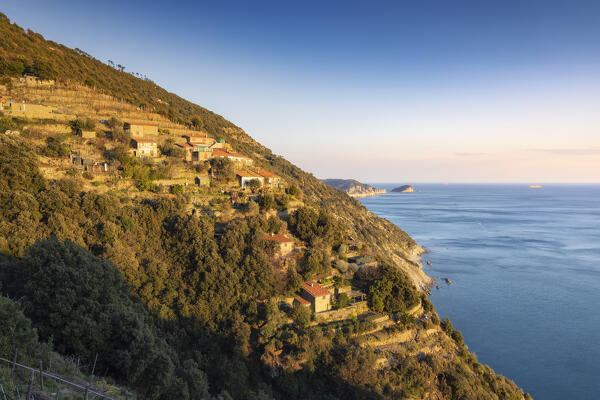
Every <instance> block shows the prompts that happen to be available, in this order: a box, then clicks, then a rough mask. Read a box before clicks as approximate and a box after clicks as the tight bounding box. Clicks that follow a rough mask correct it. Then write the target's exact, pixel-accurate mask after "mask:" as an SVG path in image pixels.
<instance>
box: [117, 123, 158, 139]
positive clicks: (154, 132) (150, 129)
mask: <svg viewBox="0 0 600 400" xmlns="http://www.w3.org/2000/svg"><path fill="white" fill-rule="evenodd" d="M123 129H124V130H125V131H127V132H129V134H130V135H131V136H133V137H138V138H144V137H155V136H158V124H156V123H154V122H131V121H125V123H124V124H123Z"/></svg>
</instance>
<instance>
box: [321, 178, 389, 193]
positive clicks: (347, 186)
mask: <svg viewBox="0 0 600 400" xmlns="http://www.w3.org/2000/svg"><path fill="white" fill-rule="evenodd" d="M323 183H325V184H327V185H329V186H333V187H334V188H336V189H339V190H342V191H344V192H346V193H347V194H348V195H349V196H351V197H370V196H375V195H378V194H384V193H385V189H377V188H374V187H373V186H371V185H367V184H366V183H361V182H359V181H357V180H355V179H323Z"/></svg>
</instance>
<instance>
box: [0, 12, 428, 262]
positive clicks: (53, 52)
mask: <svg viewBox="0 0 600 400" xmlns="http://www.w3.org/2000/svg"><path fill="white" fill-rule="evenodd" d="M23 72H29V73H33V74H37V75H38V76H40V77H41V78H46V79H48V78H50V79H57V80H59V81H66V82H75V83H79V84H83V83H85V82H86V80H88V86H93V87H94V88H96V89H97V90H101V91H103V92H105V93H107V94H110V95H112V96H115V97H117V98H120V99H123V100H125V101H128V102H130V103H132V104H134V105H136V106H140V105H141V106H142V107H143V108H145V109H148V110H150V111H155V112H158V113H161V114H163V115H165V116H167V117H168V118H170V119H171V120H173V121H174V122H179V123H183V124H185V125H188V126H193V127H194V128H201V129H204V130H206V131H207V132H208V133H210V134H212V135H214V136H215V137H223V138H225V139H226V140H227V142H229V143H231V144H232V145H233V146H234V148H235V149H236V150H238V151H240V152H241V153H243V154H246V155H248V156H250V157H252V158H254V159H255V160H256V161H257V163H258V164H259V165H260V166H262V167H265V168H266V169H268V170H270V171H273V172H275V173H277V174H279V175H281V176H282V177H284V178H285V179H286V181H287V182H288V183H289V184H291V185H295V186H296V187H300V188H302V191H303V192H304V193H305V194H306V195H307V196H306V197H307V200H309V201H310V202H311V203H313V204H315V205H318V206H319V207H322V208H325V209H328V210H335V213H334V214H335V217H336V218H339V219H341V220H343V221H344V222H345V227H346V229H347V230H348V232H349V233H350V235H351V236H353V237H354V238H355V239H359V240H362V241H365V242H367V243H369V244H370V245H371V246H372V247H373V248H374V249H376V251H377V252H378V253H379V254H380V256H382V257H386V258H389V259H390V261H391V262H393V263H394V264H396V265H399V266H401V267H403V268H407V269H414V268H417V266H416V264H414V262H413V261H412V259H413V257H412V254H413V253H414V252H415V251H417V250H418V248H417V246H416V243H415V242H414V241H413V240H412V239H411V238H410V237H409V236H408V235H407V234H406V233H405V232H403V231H402V230H401V229H400V228H398V227H397V226H395V225H393V224H391V223H389V222H388V221H386V220H383V219H380V218H377V217H375V216H374V215H373V214H371V213H369V212H368V211H367V210H366V209H365V208H364V207H363V206H362V205H361V204H360V203H359V202H358V201H356V200H354V199H352V198H350V197H348V196H346V195H344V194H342V193H340V192H339V191H337V190H335V189H333V188H331V187H330V186H328V185H325V184H323V183H322V182H321V181H319V180H318V179H317V178H315V177H314V176H312V175H311V174H308V173H306V172H304V171H302V170H301V169H299V168H298V167H296V166H294V165H293V164H291V163H290V162H288V161H287V160H285V159H284V158H282V157H280V156H276V155H274V154H273V153H272V152H271V151H270V150H269V149H267V148H266V147H264V146H262V145H260V144H259V143H257V142H256V141H254V140H253V139H252V138H251V137H249V136H248V135H246V134H245V133H244V132H243V131H242V130H241V129H240V128H239V127H237V126H235V125H234V124H232V123H231V122H229V121H227V120H225V119H224V118H223V117H221V116H219V115H217V114H215V113H213V112H211V111H208V110H206V109H204V108H202V107H200V106H198V105H196V104H193V103H190V102H188V101H186V100H184V99H182V98H180V97H179V96H177V95H175V94H173V93H169V92H167V91H166V90H164V89H162V88H160V87H159V86H157V85H156V84H154V83H153V82H151V81H149V80H147V79H141V78H138V77H136V76H135V75H132V74H130V73H127V72H124V71H122V70H121V68H115V67H114V66H111V65H107V64H105V63H103V62H101V61H99V60H97V59H94V58H93V57H92V56H90V55H89V54H87V53H85V52H84V51H82V50H78V49H75V50H73V49H70V48H68V47H66V46H63V45H61V44H58V43H55V42H52V41H47V40H45V39H44V38H43V37H42V35H40V34H39V33H35V32H32V31H29V30H27V31H25V30H23V29H22V28H21V27H19V26H17V25H15V24H11V23H10V21H9V19H8V18H7V17H6V16H4V15H3V14H1V13H0V78H1V77H2V76H4V77H5V78H8V77H16V76H20V75H21V74H22V73H23ZM92 83H93V84H92ZM156 99H160V100H161V101H160V102H159V101H157V100H156ZM76 128H79V127H76ZM229 173H230V172H228V170H227V169H225V170H224V173H223V174H221V175H220V176H224V177H226V176H227V174H229Z"/></svg>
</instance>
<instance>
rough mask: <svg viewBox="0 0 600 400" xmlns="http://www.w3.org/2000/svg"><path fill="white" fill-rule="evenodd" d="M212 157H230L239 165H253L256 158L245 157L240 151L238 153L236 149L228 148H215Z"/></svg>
mask: <svg viewBox="0 0 600 400" xmlns="http://www.w3.org/2000/svg"><path fill="white" fill-rule="evenodd" d="M212 158H228V159H230V160H231V161H233V162H234V163H236V164H237V165H241V166H249V165H252V163H253V162H254V160H252V159H251V158H248V157H245V156H243V155H241V154H240V153H236V152H235V151H231V150H228V149H213V151H212ZM261 178H262V177H261ZM263 180H264V178H263Z"/></svg>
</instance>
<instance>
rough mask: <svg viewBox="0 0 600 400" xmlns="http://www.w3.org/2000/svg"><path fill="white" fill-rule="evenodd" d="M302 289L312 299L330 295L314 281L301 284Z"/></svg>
mask: <svg viewBox="0 0 600 400" xmlns="http://www.w3.org/2000/svg"><path fill="white" fill-rule="evenodd" d="M302 289H304V290H306V291H307V292H308V293H309V294H310V295H311V296H313V297H320V296H327V295H330V294H331V293H330V292H329V290H327V289H325V288H324V287H323V286H321V285H319V284H318V283H317V282H316V281H308V282H304V283H303V284H302Z"/></svg>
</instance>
